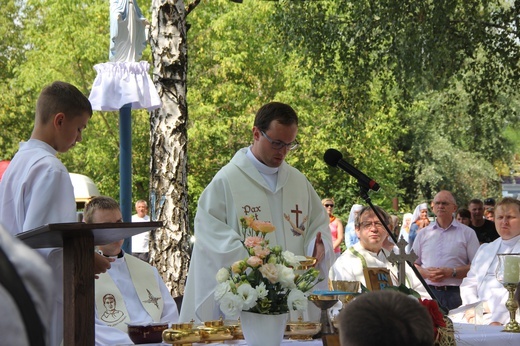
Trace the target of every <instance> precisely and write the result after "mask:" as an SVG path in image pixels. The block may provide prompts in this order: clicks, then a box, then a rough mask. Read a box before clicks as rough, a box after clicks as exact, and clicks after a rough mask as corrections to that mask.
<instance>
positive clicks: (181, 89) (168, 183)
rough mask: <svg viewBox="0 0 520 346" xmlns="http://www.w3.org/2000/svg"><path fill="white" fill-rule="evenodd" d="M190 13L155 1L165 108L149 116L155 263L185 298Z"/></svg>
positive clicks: (155, 51) (178, 0)
mask: <svg viewBox="0 0 520 346" xmlns="http://www.w3.org/2000/svg"><path fill="white" fill-rule="evenodd" d="M186 16H187V11H186V8H185V6H184V2H183V1H182V0H153V2H152V23H151V27H150V46H151V50H152V59H153V81H154V84H155V87H156V88H157V91H158V93H159V96H160V98H161V101H162V107H161V108H159V109H157V110H154V111H153V112H151V113H150V131H151V135H150V146H151V162H150V171H151V172H150V197H151V203H150V206H151V216H152V218H154V219H155V220H158V221H163V222H164V227H162V228H160V229H157V230H156V231H153V232H152V233H151V235H150V237H151V241H150V257H151V262H152V264H153V265H154V266H155V267H156V268H157V269H158V270H159V272H160V273H161V275H162V277H163V279H164V281H165V283H166V286H167V287H168V288H169V289H170V291H171V293H172V295H173V296H174V297H177V296H180V295H183V294H184V286H185V283H186V276H187V273H188V265H189V258H190V255H189V232H188V228H189V223H188V187H187V145H188V143H187V141H188V138H187V123H188V110H187V103H186V78H187V46H186V38H187V35H186V31H187V27H186Z"/></svg>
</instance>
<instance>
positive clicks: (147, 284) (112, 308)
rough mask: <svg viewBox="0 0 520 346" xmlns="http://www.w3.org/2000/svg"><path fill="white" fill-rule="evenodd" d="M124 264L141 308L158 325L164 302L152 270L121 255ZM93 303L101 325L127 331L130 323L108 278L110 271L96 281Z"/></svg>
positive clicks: (121, 299) (120, 295) (122, 304)
mask: <svg viewBox="0 0 520 346" xmlns="http://www.w3.org/2000/svg"><path fill="white" fill-rule="evenodd" d="M124 260H125V262H126V265H127V267H128V271H129V273H130V277H131V278H132V283H133V286H134V288H135V291H136V293H137V296H138V297H139V300H140V302H141V304H142V306H143V308H144V309H145V310H146V312H147V313H148V314H149V315H150V316H151V317H152V319H153V321H154V322H159V321H160V320H161V315H162V311H163V307H164V302H163V300H162V295H161V290H160V288H159V285H158V284H157V280H156V278H155V275H154V272H153V270H152V267H151V266H150V265H149V264H148V263H146V262H143V261H141V260H140V259H138V258H135V257H133V256H131V255H128V254H125V255H124ZM95 301H96V308H97V314H98V318H99V319H100V320H101V321H103V322H104V323H105V324H106V325H107V326H110V327H115V328H118V329H120V330H121V331H124V332H125V333H126V332H127V331H128V327H127V323H130V322H132V321H130V316H129V314H128V311H127V308H126V304H125V300H124V298H123V295H122V294H121V291H120V290H119V288H118V287H117V285H116V283H115V282H114V280H113V279H112V277H111V276H110V269H109V270H108V271H107V272H106V273H102V274H99V279H97V280H96V294H95Z"/></svg>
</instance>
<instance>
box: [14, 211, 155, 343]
mask: <svg viewBox="0 0 520 346" xmlns="http://www.w3.org/2000/svg"><path fill="white" fill-rule="evenodd" d="M162 226H163V223H162V222H161V221H155V222H135V223H132V222H123V223H95V224H86V223H83V222H74V223H54V224H48V225H44V226H41V227H38V228H35V229H33V230H30V231H27V232H23V233H20V234H18V235H17V237H18V238H19V239H20V240H21V241H23V242H24V243H25V244H26V245H28V246H30V247H32V248H35V249H37V248H57V247H63V305H64V313H63V318H64V326H63V328H64V335H63V344H64V345H65V346H83V345H84V346H92V345H94V306H95V305H94V304H95V303H94V246H95V245H105V244H109V243H112V242H114V241H117V240H120V239H124V238H128V237H131V236H133V235H136V234H139V233H142V232H146V231H150V230H153V229H156V228H159V227H162Z"/></svg>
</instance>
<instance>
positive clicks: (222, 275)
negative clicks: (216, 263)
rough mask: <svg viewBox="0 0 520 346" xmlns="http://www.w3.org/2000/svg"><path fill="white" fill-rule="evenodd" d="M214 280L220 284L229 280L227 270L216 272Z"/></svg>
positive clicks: (222, 269)
mask: <svg viewBox="0 0 520 346" xmlns="http://www.w3.org/2000/svg"><path fill="white" fill-rule="evenodd" d="M216 279H217V282H218V283H222V282H224V281H227V280H228V279H229V270H228V269H227V268H220V270H219V271H218V272H217V275H216Z"/></svg>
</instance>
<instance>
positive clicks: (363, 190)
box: [358, 181, 449, 313]
mask: <svg viewBox="0 0 520 346" xmlns="http://www.w3.org/2000/svg"><path fill="white" fill-rule="evenodd" d="M358 185H359V195H360V196H361V198H363V199H364V200H365V202H367V203H368V205H369V206H370V208H371V209H372V211H373V212H374V214H376V216H377V218H378V219H379V221H381V224H382V225H383V226H384V227H385V230H386V232H387V233H388V235H389V236H390V237H391V238H392V240H393V241H394V244H397V239H396V238H395V235H394V234H393V233H392V232H391V231H390V229H389V228H388V225H387V224H386V222H385V221H384V220H383V217H382V216H381V215H380V214H379V213H378V211H377V210H376V208H374V205H373V204H372V201H371V200H370V196H369V195H368V190H369V189H368V188H367V187H366V186H365V185H364V184H362V182H361V181H358ZM406 263H408V265H409V266H410V268H412V270H413V272H414V273H415V276H416V277H417V278H418V279H419V281H421V283H422V285H423V286H424V288H425V289H426V292H428V294H429V295H430V297H432V299H433V300H435V301H436V302H437V304H438V305H439V308H440V309H441V310H442V311H445V312H446V313H447V312H449V310H448V309H446V308H445V307H444V306H443V305H441V303H440V302H439V300H438V299H437V297H436V296H435V295H434V294H433V291H432V289H431V288H430V286H428V284H427V283H426V281H425V280H424V278H423V276H422V275H421V273H419V270H418V269H417V268H416V267H415V265H414V264H413V263H411V262H410V261H408V260H407V261H406Z"/></svg>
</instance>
